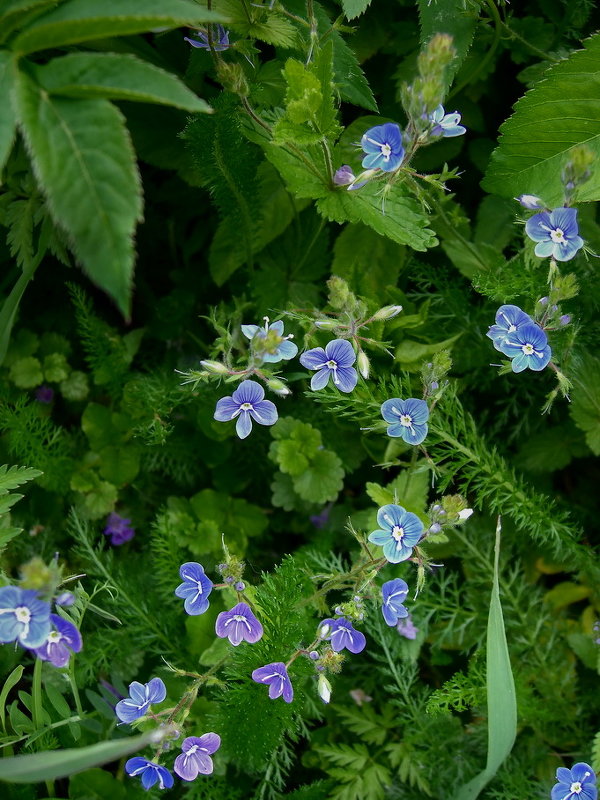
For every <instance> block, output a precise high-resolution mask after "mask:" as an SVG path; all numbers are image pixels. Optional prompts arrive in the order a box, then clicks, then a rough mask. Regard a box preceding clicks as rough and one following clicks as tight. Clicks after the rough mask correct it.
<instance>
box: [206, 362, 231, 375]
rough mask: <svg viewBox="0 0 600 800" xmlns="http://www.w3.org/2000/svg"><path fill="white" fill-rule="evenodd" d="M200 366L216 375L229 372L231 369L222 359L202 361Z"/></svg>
mask: <svg viewBox="0 0 600 800" xmlns="http://www.w3.org/2000/svg"><path fill="white" fill-rule="evenodd" d="M200 366H201V367H202V368H203V369H205V370H206V371H207V372H212V373H214V374H215V375H228V374H229V370H228V369H227V367H226V366H225V364H221V362H220V361H201V362H200Z"/></svg>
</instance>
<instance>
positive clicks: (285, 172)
mask: <svg viewBox="0 0 600 800" xmlns="http://www.w3.org/2000/svg"><path fill="white" fill-rule="evenodd" d="M264 149H265V155H266V156H267V158H268V159H269V161H270V162H271V164H273V166H274V167H275V168H276V169H277V170H278V171H279V173H280V175H281V177H282V178H283V180H284V181H285V185H286V186H287V188H288V190H289V191H290V192H291V193H292V194H293V195H294V196H295V197H296V198H299V199H305V198H310V199H311V200H314V199H316V198H318V197H326V196H327V195H329V193H330V191H331V190H330V189H329V187H328V185H327V178H326V177H325V170H324V166H323V167H322V166H321V162H320V161H319V156H320V154H319V153H317V152H316V148H314V147H313V148H311V147H310V146H307V147H298V148H297V150H295V151H293V152H292V151H290V150H288V149H286V148H284V147H279V146H278V145H274V144H270V143H268V144H265V145H264ZM302 156H304V158H302Z"/></svg>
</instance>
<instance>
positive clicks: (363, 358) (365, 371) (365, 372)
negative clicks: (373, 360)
mask: <svg viewBox="0 0 600 800" xmlns="http://www.w3.org/2000/svg"><path fill="white" fill-rule="evenodd" d="M357 366H358V371H359V372H360V374H361V375H362V376H363V378H364V379H365V380H367V378H368V377H369V369H370V366H371V364H370V362H369V358H368V356H367V354H366V353H365V352H364V351H363V350H361V351H360V352H359V354H358V364H357Z"/></svg>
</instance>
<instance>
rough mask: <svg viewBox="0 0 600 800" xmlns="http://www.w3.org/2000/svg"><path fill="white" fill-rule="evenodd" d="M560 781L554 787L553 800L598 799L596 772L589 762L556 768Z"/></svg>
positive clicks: (557, 777)
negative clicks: (569, 767) (568, 767)
mask: <svg viewBox="0 0 600 800" xmlns="http://www.w3.org/2000/svg"><path fill="white" fill-rule="evenodd" d="M556 780H557V781H558V783H557V784H556V785H555V786H553V787H552V793H551V795H550V797H551V798H552V800H596V798H597V797H598V790H597V788H596V774H595V773H594V770H593V769H592V768H591V767H590V765H589V764H586V763H585V762H583V761H580V762H578V763H577V764H573V766H572V767H571V769H567V768H566V767H559V768H558V769H557V770H556Z"/></svg>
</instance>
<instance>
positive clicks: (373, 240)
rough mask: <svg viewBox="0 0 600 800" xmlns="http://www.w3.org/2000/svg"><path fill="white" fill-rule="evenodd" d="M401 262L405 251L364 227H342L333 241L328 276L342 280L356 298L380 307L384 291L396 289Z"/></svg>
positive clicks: (383, 299) (404, 258)
mask: <svg viewBox="0 0 600 800" xmlns="http://www.w3.org/2000/svg"><path fill="white" fill-rule="evenodd" d="M405 262H406V250H405V249H404V248H403V247H401V246H399V245H398V244H396V243H395V242H393V241H391V239H388V238H386V237H385V236H380V235H379V234H378V233H375V231H374V230H373V229H372V228H368V227H367V226H366V225H360V224H356V225H346V227H345V228H344V229H343V230H342V232H341V233H340V235H339V236H338V237H337V239H336V240H335V245H334V248H333V263H332V265H331V272H332V274H333V275H338V276H339V277H340V278H344V280H346V281H347V282H348V285H349V286H350V288H351V289H352V291H353V292H355V293H356V294H360V295H363V296H364V297H372V298H377V299H378V300H380V301H381V303H382V304H383V303H384V302H385V300H386V294H385V290H386V287H388V286H396V284H397V282H398V275H399V274H400V270H401V268H402V267H403V265H404V264H405ZM367 263H368V264H369V269H368V270H365V264H367Z"/></svg>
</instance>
